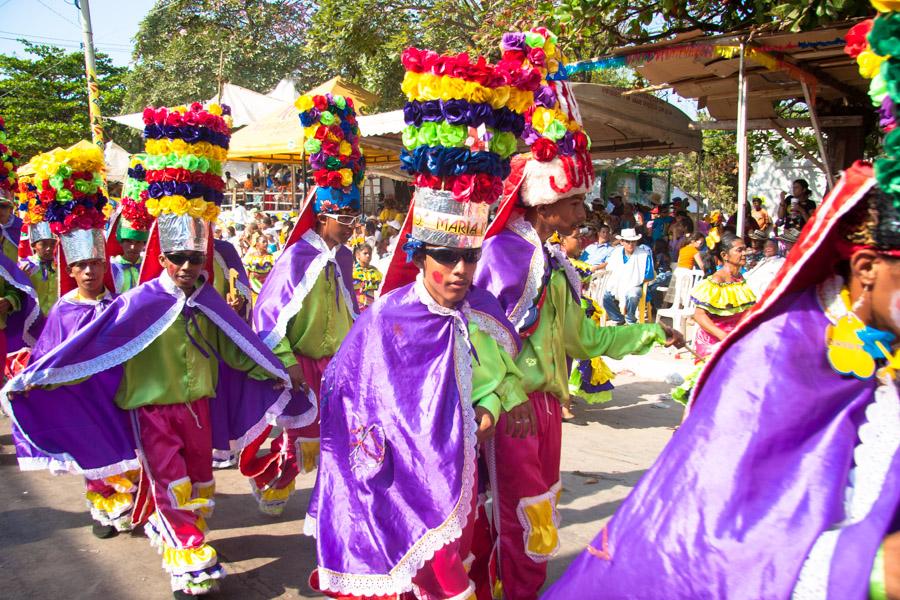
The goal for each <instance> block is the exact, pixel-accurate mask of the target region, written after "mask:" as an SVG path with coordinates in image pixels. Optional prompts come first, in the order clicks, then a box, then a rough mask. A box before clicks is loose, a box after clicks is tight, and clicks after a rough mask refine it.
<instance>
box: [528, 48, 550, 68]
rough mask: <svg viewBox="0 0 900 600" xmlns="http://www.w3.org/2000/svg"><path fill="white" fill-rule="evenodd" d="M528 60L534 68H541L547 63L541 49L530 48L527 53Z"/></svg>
mask: <svg viewBox="0 0 900 600" xmlns="http://www.w3.org/2000/svg"><path fill="white" fill-rule="evenodd" d="M528 60H529V61H531V64H533V65H534V66H536V67H543V66H545V65H546V63H547V55H546V54H545V53H544V49H543V48H532V49H531V50H529V51H528Z"/></svg>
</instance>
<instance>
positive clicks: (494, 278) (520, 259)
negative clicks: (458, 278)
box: [474, 227, 543, 328]
mask: <svg viewBox="0 0 900 600" xmlns="http://www.w3.org/2000/svg"><path fill="white" fill-rule="evenodd" d="M542 253H543V250H542V248H541V246H540V245H538V246H535V245H534V244H532V243H531V242H529V241H528V240H526V239H525V238H524V237H522V236H521V235H519V234H518V233H516V232H515V231H513V230H512V229H510V228H509V227H507V228H506V229H503V230H502V231H500V232H499V233H498V234H497V235H495V236H493V237H489V238H487V239H486V240H484V245H483V246H482V247H481V260H479V261H478V267H477V268H476V270H475V280H474V285H476V286H478V287H480V288H482V289H485V290H487V291H489V292H490V293H492V294H493V295H494V296H496V297H497V300H499V301H500V306H502V307H503V309H504V311H505V312H506V315H507V316H508V317H509V320H510V321H512V322H513V324H514V325H516V326H517V327H520V328H521V326H522V325H523V324H524V323H525V321H526V320H528V318H529V316H532V317H533V316H534V315H532V314H530V313H532V312H533V311H534V310H535V309H536V306H535V303H536V302H537V300H538V297H537V292H538V287H537V285H539V284H540V281H538V282H537V284H535V285H531V286H530V285H529V283H530V282H532V281H533V280H534V278H535V277H540V276H541V275H542V273H536V274H535V275H534V276H533V275H532V274H531V272H532V264H533V263H538V262H540V256H537V255H538V254H542Z"/></svg>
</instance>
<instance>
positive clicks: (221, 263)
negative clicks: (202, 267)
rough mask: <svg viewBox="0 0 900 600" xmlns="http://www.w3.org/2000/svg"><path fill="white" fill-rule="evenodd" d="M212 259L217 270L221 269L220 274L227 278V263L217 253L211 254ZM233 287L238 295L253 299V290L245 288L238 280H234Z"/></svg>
mask: <svg viewBox="0 0 900 600" xmlns="http://www.w3.org/2000/svg"><path fill="white" fill-rule="evenodd" d="M213 259H214V260H215V261H216V264H217V265H219V268H220V269H222V273H224V274H225V277H226V279H227V278H228V263H226V262H225V257H224V256H222V255H221V254H219V253H218V252H216V251H214V252H213ZM234 286H235V287H236V288H237V291H238V293H239V294H240V295H241V296H243V297H244V298H246V299H247V300H250V298H252V297H253V295H252V294H253V290H251V289H250V288H249V287H247V286H246V285H245V284H244V283H243V282H242V281H241V280H240V279H235V280H234Z"/></svg>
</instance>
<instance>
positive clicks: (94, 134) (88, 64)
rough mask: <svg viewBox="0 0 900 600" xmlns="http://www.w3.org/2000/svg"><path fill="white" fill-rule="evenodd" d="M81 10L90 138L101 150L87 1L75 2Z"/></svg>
mask: <svg viewBox="0 0 900 600" xmlns="http://www.w3.org/2000/svg"><path fill="white" fill-rule="evenodd" d="M75 6H76V7H78V8H79V9H80V10H81V33H82V35H83V36H84V70H85V76H86V78H87V88H88V111H89V112H90V115H91V138H92V140H93V142H94V143H95V144H97V145H98V146H100V149H101V150H102V149H103V122H102V121H101V120H100V87H99V85H98V83H97V63H96V61H95V59H94V34H93V32H92V31H91V7H90V4H89V0H75Z"/></svg>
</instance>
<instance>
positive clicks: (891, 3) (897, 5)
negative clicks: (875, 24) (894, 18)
mask: <svg viewBox="0 0 900 600" xmlns="http://www.w3.org/2000/svg"><path fill="white" fill-rule="evenodd" d="M872 8H874V9H875V10H877V11H878V12H883V13H886V12H894V11H898V10H900V0H872Z"/></svg>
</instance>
